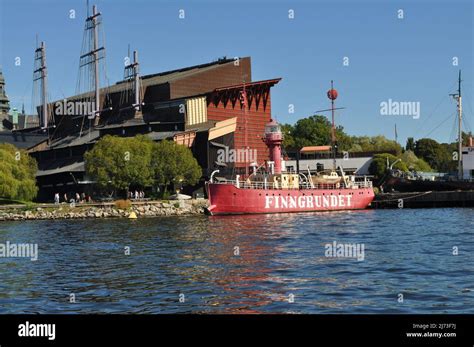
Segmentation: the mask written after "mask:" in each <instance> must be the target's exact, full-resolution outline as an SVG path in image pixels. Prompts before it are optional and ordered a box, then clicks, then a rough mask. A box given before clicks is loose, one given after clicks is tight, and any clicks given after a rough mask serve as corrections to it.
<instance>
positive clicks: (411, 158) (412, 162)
mask: <svg viewBox="0 0 474 347" xmlns="http://www.w3.org/2000/svg"><path fill="white" fill-rule="evenodd" d="M400 158H401V159H402V161H403V162H404V163H405V164H406V166H407V167H408V169H409V170H415V171H418V172H430V171H433V169H432V168H431V167H430V165H429V164H428V163H427V162H426V161H424V160H423V159H420V158H418V157H417V156H416V155H415V153H413V151H411V150H407V151H405V152H404V153H403V154H402V155H401V157H400Z"/></svg>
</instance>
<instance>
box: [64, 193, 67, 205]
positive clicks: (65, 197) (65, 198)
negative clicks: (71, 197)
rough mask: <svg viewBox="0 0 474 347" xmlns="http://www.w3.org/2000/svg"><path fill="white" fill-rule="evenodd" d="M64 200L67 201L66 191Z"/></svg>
mask: <svg viewBox="0 0 474 347" xmlns="http://www.w3.org/2000/svg"><path fill="white" fill-rule="evenodd" d="M64 202H66V203H67V193H64Z"/></svg>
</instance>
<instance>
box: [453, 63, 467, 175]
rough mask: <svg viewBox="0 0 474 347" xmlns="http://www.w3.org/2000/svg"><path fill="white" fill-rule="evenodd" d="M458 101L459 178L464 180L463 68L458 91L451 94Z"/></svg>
mask: <svg viewBox="0 0 474 347" xmlns="http://www.w3.org/2000/svg"><path fill="white" fill-rule="evenodd" d="M450 95H451V96H452V97H453V98H454V99H455V100H456V101H457V104H458V105H457V108H458V178H459V179H460V180H462V179H463V178H464V175H463V165H462V96H461V70H459V77H458V92H457V93H455V94H450Z"/></svg>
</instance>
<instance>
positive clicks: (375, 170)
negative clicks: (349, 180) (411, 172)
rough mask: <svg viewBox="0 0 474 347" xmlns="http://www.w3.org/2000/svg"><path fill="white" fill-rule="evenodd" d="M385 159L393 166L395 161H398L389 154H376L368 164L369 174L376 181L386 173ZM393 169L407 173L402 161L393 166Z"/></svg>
mask: <svg viewBox="0 0 474 347" xmlns="http://www.w3.org/2000/svg"><path fill="white" fill-rule="evenodd" d="M387 158H388V160H389V164H390V165H391V164H393V163H394V162H395V161H396V160H397V159H399V158H397V157H396V156H394V155H392V154H389V153H382V154H376V155H374V158H373V159H372V162H371V163H370V166H369V173H370V174H371V175H374V176H375V177H376V178H378V179H380V178H382V177H383V176H384V175H385V173H386V172H387ZM393 169H398V170H401V171H408V168H407V165H406V164H405V163H404V162H403V161H399V162H397V163H396V164H395V165H393Z"/></svg>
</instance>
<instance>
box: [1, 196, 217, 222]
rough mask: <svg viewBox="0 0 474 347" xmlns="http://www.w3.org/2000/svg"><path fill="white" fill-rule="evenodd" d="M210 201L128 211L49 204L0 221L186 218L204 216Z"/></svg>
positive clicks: (12, 212)
mask: <svg viewBox="0 0 474 347" xmlns="http://www.w3.org/2000/svg"><path fill="white" fill-rule="evenodd" d="M207 206H208V201H207V200H204V199H198V200H176V201H154V202H148V203H140V204H133V205H132V206H131V207H130V208H128V209H121V208H118V207H116V206H115V205H114V204H102V205H100V204H93V205H87V204H85V205H82V204H77V205H76V206H74V207H71V206H70V205H68V204H60V205H48V206H47V207H32V208H27V207H21V208H11V209H3V210H0V221H17V220H42V219H94V218H129V216H130V214H131V213H132V212H134V213H135V215H136V216H137V218H140V217H142V218H143V217H159V216H183V215H196V214H204V212H205V208H206V207H207Z"/></svg>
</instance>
